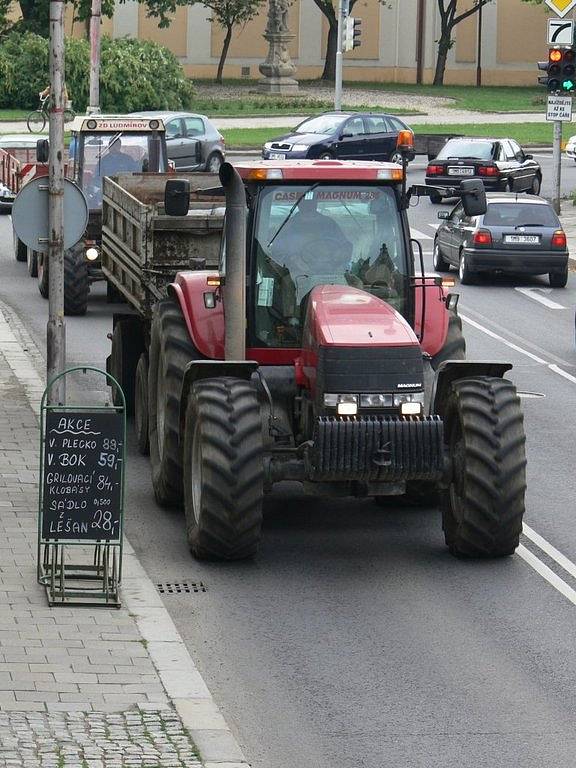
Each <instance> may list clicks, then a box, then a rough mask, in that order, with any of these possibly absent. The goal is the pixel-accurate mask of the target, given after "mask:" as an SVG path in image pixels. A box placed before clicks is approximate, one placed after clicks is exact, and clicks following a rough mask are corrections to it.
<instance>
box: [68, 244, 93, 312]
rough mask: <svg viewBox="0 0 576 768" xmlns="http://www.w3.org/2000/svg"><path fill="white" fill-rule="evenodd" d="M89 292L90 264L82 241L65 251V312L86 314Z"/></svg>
mask: <svg viewBox="0 0 576 768" xmlns="http://www.w3.org/2000/svg"><path fill="white" fill-rule="evenodd" d="M89 293H90V280H89V277H88V264H87V263H86V257H85V256H84V245H83V244H82V243H81V244H79V245H75V246H74V248H69V249H68V250H67V251H64V314H65V315H85V314H86V309H87V308H88V294H89Z"/></svg>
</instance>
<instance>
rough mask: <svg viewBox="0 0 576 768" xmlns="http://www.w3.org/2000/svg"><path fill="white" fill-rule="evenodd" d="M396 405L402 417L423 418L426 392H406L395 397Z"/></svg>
mask: <svg viewBox="0 0 576 768" xmlns="http://www.w3.org/2000/svg"><path fill="white" fill-rule="evenodd" d="M394 405H395V407H397V408H400V413H401V414H402V416H421V415H422V411H423V410H424V392H404V393H402V394H401V395H398V394H396V395H394Z"/></svg>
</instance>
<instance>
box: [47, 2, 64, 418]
mask: <svg viewBox="0 0 576 768" xmlns="http://www.w3.org/2000/svg"><path fill="white" fill-rule="evenodd" d="M64 2H65V0H50V93H51V99H50V134H49V136H50V157H49V163H48V280H49V300H48V326H47V334H46V359H47V376H48V381H52V379H53V378H54V377H55V376H57V375H58V374H59V373H62V372H63V371H64V369H65V367H66V326H65V324H64ZM58 403H62V404H65V403H66V390H65V386H64V378H62V379H60V380H59V381H58V382H57V384H56V385H55V386H54V387H52V388H51V391H50V403H49V404H50V405H54V404H58Z"/></svg>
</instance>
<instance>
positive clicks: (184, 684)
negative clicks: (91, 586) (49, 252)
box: [0, 302, 250, 768]
mask: <svg viewBox="0 0 576 768" xmlns="http://www.w3.org/2000/svg"><path fill="white" fill-rule="evenodd" d="M0 350H1V351H2V353H3V354H4V356H5V358H6V362H7V363H8V365H9V367H10V369H11V370H12V372H13V374H14V376H15V377H16V379H17V380H18V382H19V383H20V385H21V386H22V388H23V390H24V392H25V395H26V399H27V401H28V404H29V406H30V408H31V409H32V411H33V412H34V414H35V415H36V417H37V418H39V416H40V399H41V396H42V392H43V391H44V379H43V376H42V375H41V374H40V372H39V370H38V368H39V364H41V362H42V361H43V359H44V358H43V355H42V353H41V351H40V349H39V347H38V346H37V345H36V342H35V341H34V339H33V338H32V336H31V335H30V334H29V333H28V331H27V329H26V328H25V327H24V325H23V324H22V322H21V320H20V318H19V317H18V315H17V314H16V312H15V310H14V309H12V307H10V306H9V305H7V304H5V303H4V302H0ZM123 568H124V575H123V579H122V586H121V591H122V601H123V603H124V604H125V606H126V608H127V609H128V611H129V612H130V613H131V614H133V616H134V619H135V623H136V625H137V627H138V630H139V632H140V634H141V635H142V639H143V640H144V641H145V642H146V646H147V649H148V654H149V656H150V658H151V660H152V663H153V664H154V666H155V668H156V670H157V672H158V676H159V677H160V680H161V681H162V685H163V687H164V690H165V691H166V695H167V697H168V698H169V699H170V701H171V702H172V704H173V706H174V708H175V709H176V711H177V712H178V715H179V716H180V719H181V720H182V724H183V725H184V727H185V728H186V730H187V731H188V733H189V734H190V737H191V738H192V740H193V742H194V744H195V746H196V748H197V750H198V752H199V754H200V757H201V760H202V763H203V765H204V768H249V766H250V764H249V763H248V762H247V760H246V758H245V757H244V754H243V752H242V749H241V748H240V745H239V744H238V742H237V741H236V739H235V737H234V735H233V734H232V732H231V730H230V728H229V727H228V725H227V724H226V721H225V720H224V717H223V716H222V714H221V713H220V710H219V709H218V706H217V704H216V702H215V701H214V699H213V698H212V694H211V693H210V691H209V690H208V687H207V686H206V683H205V682H204V680H203V678H202V676H201V674H200V672H199V671H198V668H197V667H196V665H195V663H194V661H193V659H192V657H191V656H190V653H189V652H188V649H187V648H186V645H185V643H184V641H183V640H182V637H181V636H180V634H179V632H178V630H177V628H176V626H175V624H174V622H173V621H172V618H171V617H170V614H169V613H168V611H167V610H166V608H165V607H164V604H163V602H162V599H161V598H160V595H159V594H158V592H157V591H156V588H155V587H154V584H153V583H152V581H151V579H150V577H149V576H148V574H147V573H146V571H145V570H144V568H143V566H142V565H141V563H140V561H139V560H138V557H137V555H136V553H135V551H134V549H133V548H132V546H131V545H130V542H129V541H128V539H127V538H126V536H124V566H123ZM139 707H140V709H150V708H155V709H165V708H166V704H165V703H162V704H160V705H158V704H155V703H147V704H142V705H139Z"/></svg>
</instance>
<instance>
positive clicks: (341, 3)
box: [334, 0, 348, 112]
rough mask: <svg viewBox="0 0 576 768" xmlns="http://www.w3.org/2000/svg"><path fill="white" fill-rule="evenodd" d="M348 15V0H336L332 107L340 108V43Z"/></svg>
mask: <svg viewBox="0 0 576 768" xmlns="http://www.w3.org/2000/svg"><path fill="white" fill-rule="evenodd" d="M347 16H348V0H338V44H337V49H336V81H335V83H334V109H335V110H336V111H337V112H339V111H340V110H341V109H342V44H343V40H344V24H345V23H346V18H347Z"/></svg>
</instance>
